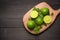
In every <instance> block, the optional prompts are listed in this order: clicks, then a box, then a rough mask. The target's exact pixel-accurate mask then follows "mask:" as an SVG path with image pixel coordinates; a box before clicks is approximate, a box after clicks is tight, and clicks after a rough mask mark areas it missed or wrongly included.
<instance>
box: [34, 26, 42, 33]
mask: <svg viewBox="0 0 60 40" xmlns="http://www.w3.org/2000/svg"><path fill="white" fill-rule="evenodd" d="M41 28H42V27H41V26H37V27H35V28H34V32H35V33H38V32H39V30H40V29H41Z"/></svg>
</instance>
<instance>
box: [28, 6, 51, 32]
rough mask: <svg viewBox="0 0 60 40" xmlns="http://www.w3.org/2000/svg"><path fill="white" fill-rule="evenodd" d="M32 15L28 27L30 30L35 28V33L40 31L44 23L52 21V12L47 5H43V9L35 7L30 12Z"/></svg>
mask: <svg viewBox="0 0 60 40" xmlns="http://www.w3.org/2000/svg"><path fill="white" fill-rule="evenodd" d="M30 17H31V18H30V19H29V20H28V22H27V27H28V28H29V29H30V30H34V32H35V33H38V32H39V30H40V29H41V28H42V25H43V24H49V23H51V16H50V12H49V9H48V8H46V7H43V8H41V9H40V8H36V7H34V8H33V10H32V11H31V12H30Z"/></svg>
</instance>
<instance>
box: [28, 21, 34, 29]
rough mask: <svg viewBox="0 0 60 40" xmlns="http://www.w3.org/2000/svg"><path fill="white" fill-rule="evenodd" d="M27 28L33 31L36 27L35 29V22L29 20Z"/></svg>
mask: <svg viewBox="0 0 60 40" xmlns="http://www.w3.org/2000/svg"><path fill="white" fill-rule="evenodd" d="M27 27H28V28H29V29H31V30H32V29H34V27H35V23H34V21H33V20H28V22H27Z"/></svg>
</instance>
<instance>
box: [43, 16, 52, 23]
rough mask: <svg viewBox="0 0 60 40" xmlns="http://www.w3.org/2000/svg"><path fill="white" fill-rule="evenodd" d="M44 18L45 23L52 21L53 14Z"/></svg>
mask: <svg viewBox="0 0 60 40" xmlns="http://www.w3.org/2000/svg"><path fill="white" fill-rule="evenodd" d="M43 20H44V22H45V23H50V22H51V16H49V15H46V16H45V17H44V19H43Z"/></svg>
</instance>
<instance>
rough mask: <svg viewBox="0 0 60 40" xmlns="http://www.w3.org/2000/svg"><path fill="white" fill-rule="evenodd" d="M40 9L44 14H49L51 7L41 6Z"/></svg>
mask: <svg viewBox="0 0 60 40" xmlns="http://www.w3.org/2000/svg"><path fill="white" fill-rule="evenodd" d="M40 10H41V12H42V13H43V15H49V9H48V8H46V7H44V8H41V9H40Z"/></svg>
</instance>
